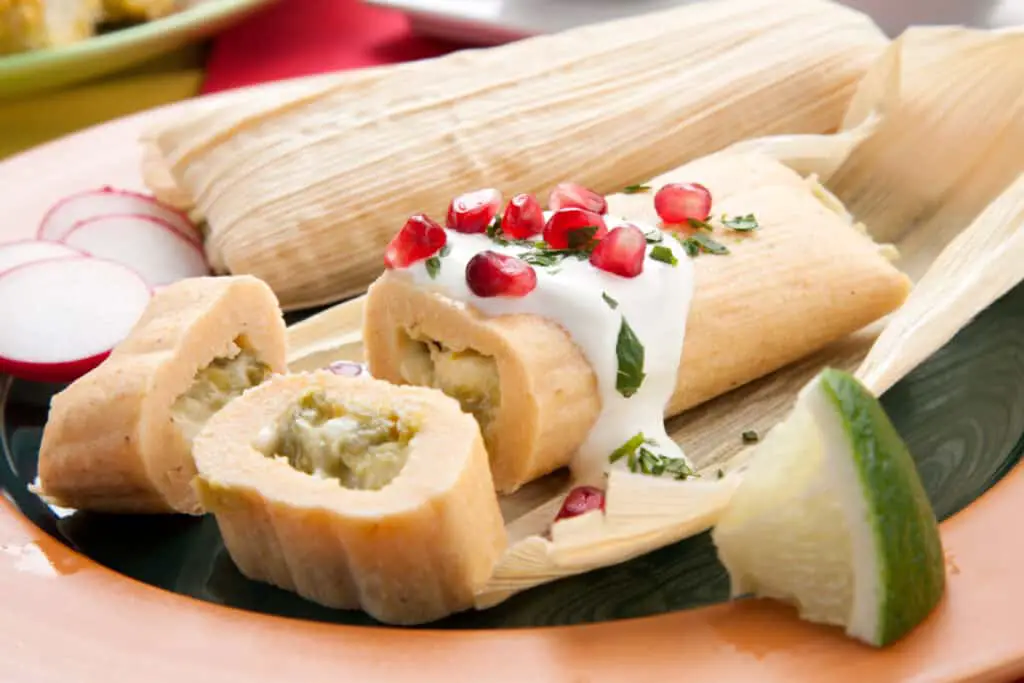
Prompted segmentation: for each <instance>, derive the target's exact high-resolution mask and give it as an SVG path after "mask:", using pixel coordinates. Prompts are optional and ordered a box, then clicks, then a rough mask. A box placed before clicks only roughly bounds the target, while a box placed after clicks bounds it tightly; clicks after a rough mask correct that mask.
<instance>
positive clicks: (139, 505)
mask: <svg viewBox="0 0 1024 683" xmlns="http://www.w3.org/2000/svg"><path fill="white" fill-rule="evenodd" d="M284 335H285V328H284V321H283V319H282V317H281V310H280V308H279V307H278V305H277V300H276V299H275V298H274V294H273V292H271V291H270V288H269V287H267V285H266V284H264V283H263V282H260V281H259V280H257V279H256V278H253V277H250V276H246V275H243V276H236V277H220V278H213V277H205V278H192V279H188V280H182V281H180V282H177V283H175V284H173V285H170V286H168V287H165V288H163V289H161V290H160V291H159V292H158V293H157V294H155V295H154V297H153V299H152V301H150V303H149V306H148V307H147V308H146V310H145V312H144V313H143V315H142V318H141V319H140V320H139V322H138V323H137V324H136V325H135V327H134V328H133V329H132V331H131V333H130V334H129V335H128V337H127V338H126V339H125V340H124V341H123V342H122V343H121V344H119V345H118V346H117V348H115V349H114V350H113V351H112V352H111V354H110V356H109V357H108V358H107V359H106V360H105V361H104V362H103V363H101V364H100V365H99V366H98V367H96V368H95V369H94V370H92V371H91V372H89V373H87V374H86V375H84V376H82V377H81V378H79V379H78V380H76V381H75V382H73V383H72V384H71V385H70V386H69V387H68V388H67V389H65V390H64V391H62V392H60V393H59V394H57V395H56V396H54V397H53V401H52V403H51V406H50V415H49V419H48V421H47V423H46V428H45V430H44V431H43V441H42V445H41V446H40V450H39V488H40V493H41V494H42V495H43V496H44V497H46V498H47V499H49V500H51V501H52V502H54V503H56V504H58V505H61V506H63V507H70V508H77V509H82V510H98V511H105V512H136V513H161V512H184V513H190V514H195V513H199V512H201V510H200V508H199V505H198V501H197V499H196V496H195V492H194V491H193V490H192V488H191V480H192V477H193V476H194V475H195V464H194V463H193V460H192V455H191V444H192V440H193V439H194V437H195V435H196V433H197V432H198V431H199V429H200V428H201V427H202V425H203V424H204V423H205V422H206V420H207V419H209V417H210V415H211V414H213V413H215V412H216V411H217V410H219V409H220V408H221V407H223V405H225V404H226V403H228V402H230V401H231V400H232V399H234V398H235V397H237V396H238V395H240V394H241V393H242V392H243V391H244V390H245V389H247V388H249V387H252V386H255V385H257V384H259V383H260V382H262V381H263V380H264V379H266V377H268V376H269V375H270V374H271V373H273V372H284V371H285V339H284Z"/></svg>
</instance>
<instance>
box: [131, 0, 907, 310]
mask: <svg viewBox="0 0 1024 683" xmlns="http://www.w3.org/2000/svg"><path fill="white" fill-rule="evenodd" d="M886 45H887V41H886V39H885V38H884V36H883V35H882V34H881V32H880V31H879V30H878V29H877V27H875V26H874V24H872V23H871V21H870V20H869V19H867V18H866V17H865V16H863V15H861V14H859V13H857V12H854V11H853V10H850V9H848V8H845V7H843V6H841V5H838V4H834V3H830V2H824V1H822V0H793V1H791V2H786V3H777V2H773V1H772V0H717V1H715V2H708V3H700V4H699V6H696V5H695V6H685V7H681V8H677V9H672V10H669V11H665V12H661V13H657V14H651V15H646V16H640V17H636V18H631V19H625V20H620V21H615V22H611V23H606V24H598V25H591V26H586V27H582V28H579V29H575V30H572V31H568V32H565V33H561V34H557V35H549V36H540V37H536V38H531V39H528V40H523V41H520V42H517V43H513V44H509V45H505V46H502V47H499V48H494V49H490V50H477V51H464V52H459V53H456V54H453V55H449V56H446V57H442V58H439V59H436V60H430V61H424V62H417V63H412V64H403V65H400V66H395V67H389V68H387V69H375V70H372V71H368V72H355V73H352V74H345V75H340V76H335V77H333V78H331V79H323V78H320V79H318V80H316V81H315V82H313V83H305V82H297V83H294V84H288V85H286V86H283V88H284V89H282V87H277V88H270V89H266V90H263V89H255V90H253V91H251V93H249V95H248V96H246V97H237V98H231V99H228V100H225V101H223V102H222V103H219V104H217V105H214V106H210V107H208V108H206V109H205V110H204V111H202V112H201V113H200V114H197V115H196V116H195V117H194V118H190V119H187V120H184V121H175V122H172V123H170V124H169V125H167V126H166V127H164V128H162V129H161V130H157V131H155V132H153V133H152V134H150V135H149V136H148V138H147V139H148V141H149V143H150V144H153V145H155V152H154V153H155V155H156V158H157V162H156V164H157V167H158V168H159V166H160V165H161V164H162V165H163V166H165V170H166V171H167V172H168V173H169V176H170V177H169V178H168V177H167V175H165V174H164V173H163V171H160V170H157V171H154V170H153V169H152V168H151V169H150V171H149V172H148V173H147V177H150V178H155V179H156V184H157V186H158V187H159V188H160V194H161V195H162V196H170V197H171V198H172V200H173V202H174V203H175V204H176V205H182V204H183V203H184V204H189V203H191V204H194V208H195V212H196V215H201V216H204V217H205V218H206V220H207V221H208V223H209V231H208V238H207V243H206V248H207V253H208V256H209V258H210V260H211V263H213V264H214V266H215V267H216V268H217V269H220V270H226V271H230V272H233V273H250V274H255V275H257V276H258V277H260V278H261V279H263V280H265V281H266V282H268V283H269V284H270V285H271V287H272V288H273V289H274V291H275V292H276V293H277V295H278V298H279V299H280V300H281V302H282V305H283V306H284V307H285V308H300V307H304V306H310V305H316V304H320V303H326V302H331V301H337V300H339V299H341V298H344V297H346V296H351V295H353V294H357V293H360V292H362V291H364V290H365V289H366V287H367V286H368V285H369V283H370V282H371V281H372V280H373V279H374V278H375V277H376V276H377V275H379V274H380V272H381V270H382V268H383V266H382V263H381V253H382V250H383V247H384V246H385V245H386V244H387V242H388V241H389V240H390V239H391V237H392V236H393V235H394V233H395V232H396V231H397V229H398V228H399V227H400V226H401V225H402V223H403V222H404V221H405V219H406V218H407V217H408V216H409V215H410V214H411V213H416V212H422V211H426V212H427V213H428V214H430V215H433V216H434V217H436V218H440V217H441V216H442V215H443V213H444V210H445V208H446V206H447V203H448V201H449V200H450V198H451V196H452V193H453V192H459V191H466V190H470V189H475V188H477V187H481V186H495V187H497V188H499V189H500V190H502V191H503V192H504V193H506V194H510V193H517V192H537V193H540V194H541V195H542V196H546V195H545V193H546V191H547V190H548V189H550V187H551V186H553V185H554V184H555V183H557V182H560V181H563V180H565V179H573V180H576V181H578V182H581V183H584V184H586V185H588V186H591V187H593V188H594V189H595V190H597V191H600V192H603V193H610V192H613V191H615V190H617V189H619V188H621V187H623V186H624V185H626V184H627V183H628V182H630V181H631V179H635V178H649V177H653V176H655V175H658V174H659V173H662V172H664V171H667V170H669V169H671V168H674V167H676V166H678V165H679V164H680V163H681V162H682V161H685V160H687V159H690V158H695V157H698V156H703V155H704V154H707V153H709V152H711V151H713V150H716V149H720V148H722V147H724V146H727V145H728V144H730V143H732V142H736V141H738V140H742V139H745V138H748V137H751V136H755V135H767V134H773V133H782V132H804V133H823V132H830V131H832V130H835V129H836V128H837V127H838V126H839V124H840V122H841V118H842V115H843V111H844V108H845V107H846V105H847V102H848V100H849V98H850V96H851V95H852V93H853V91H854V88H855V86H856V83H857V81H858V80H859V79H860V78H861V77H862V76H863V74H864V71H865V69H867V68H868V66H869V65H870V64H871V63H872V61H873V60H874V59H876V58H877V56H878V54H879V53H880V52H881V51H882V50H883V49H884V48H885V46H886ZM148 165H149V166H150V167H152V166H153V164H152V163H150V164H148ZM168 186H170V187H176V188H177V191H178V192H181V193H184V195H185V198H183V197H182V196H175V195H174V193H173V192H168V189H167V188H168ZM154 189H156V188H154ZM189 198H190V199H189Z"/></svg>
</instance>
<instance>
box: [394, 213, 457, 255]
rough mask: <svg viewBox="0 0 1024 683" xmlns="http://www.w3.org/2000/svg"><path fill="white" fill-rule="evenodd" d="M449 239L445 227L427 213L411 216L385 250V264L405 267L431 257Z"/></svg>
mask: <svg viewBox="0 0 1024 683" xmlns="http://www.w3.org/2000/svg"><path fill="white" fill-rule="evenodd" d="M447 241H448V235H447V234H445V231H444V228H442V227H441V226H440V225H438V224H437V223H435V222H434V221H432V220H431V219H430V218H428V217H427V215H426V214H422V213H418V214H416V215H414V216H410V217H409V220H407V221H406V222H405V225H403V226H402V229H401V230H399V231H398V234H397V235H395V236H394V237H393V238H392V239H391V242H390V244H388V248H387V249H385V250H384V265H385V266H387V267H388V268H405V267H407V266H410V265H412V264H413V263H415V262H416V261H421V260H423V259H426V258H430V257H431V256H433V255H434V254H436V253H437V252H438V251H440V250H441V247H443V246H444V245H445V243H446V242H447Z"/></svg>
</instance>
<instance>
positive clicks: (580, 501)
mask: <svg viewBox="0 0 1024 683" xmlns="http://www.w3.org/2000/svg"><path fill="white" fill-rule="evenodd" d="M591 510H601V511H602V512H604V491H602V490H601V489H598V488H594V487H593V486H577V487H576V488H574V489H573V490H572V491H569V493H568V495H566V497H565V500H564V501H562V508H561V509H560V510H559V511H558V514H557V515H555V521H556V522H557V521H558V520H560V519H568V518H570V517H579V516H580V515H582V514H583V513H584V512H590V511H591Z"/></svg>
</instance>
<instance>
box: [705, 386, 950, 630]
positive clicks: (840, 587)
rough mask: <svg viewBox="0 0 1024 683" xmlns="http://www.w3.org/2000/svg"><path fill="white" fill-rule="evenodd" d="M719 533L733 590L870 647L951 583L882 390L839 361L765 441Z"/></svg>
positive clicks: (906, 624) (904, 626)
mask: <svg viewBox="0 0 1024 683" xmlns="http://www.w3.org/2000/svg"><path fill="white" fill-rule="evenodd" d="M712 535H713V538H714V541H715V544H716V546H717V547H718V551H719V557H720V559H721V560H722V563H723V564H724V565H725V566H726V568H727V569H728V570H729V575H730V580H731V584H732V592H733V595H734V596H735V595H742V594H748V593H753V594H756V595H758V596H761V597H768V598H775V599H779V600H783V601H785V602H788V603H791V604H794V605H795V606H796V607H797V609H798V611H799V613H800V615H801V617H802V618H804V619H807V620H810V621H816V622H822V623H827V624H833V625H837V626H842V627H844V628H845V629H846V632H847V633H848V634H849V635H850V636H852V637H855V638H858V639H860V640H862V641H865V642H867V643H871V644H874V645H884V644H887V643H890V642H892V641H894V640H896V639H898V638H900V637H901V636H902V635H904V634H905V633H906V632H908V631H909V630H910V629H912V628H913V627H914V626H915V625H916V624H917V623H919V622H920V621H921V620H923V619H924V617H925V616H927V614H928V612H930V611H931V609H932V608H933V607H934V605H935V604H936V603H937V602H938V600H939V598H940V597H941V595H942V591H943V588H944V567H943V559H942V548H941V543H940V540H939V535H938V529H937V524H936V522H935V517H934V514H933V512H932V509H931V506H930V504H929V502H928V499H927V497H926V495H925V492H924V487H923V486H922V484H921V481H920V478H919V477H918V474H917V470H916V468H915V466H914V462H913V460H912V458H911V456H910V454H909V452H908V451H907V449H906V446H905V444H904V443H903V441H902V440H901V439H900V437H899V435H898V433H897V432H896V429H895V428H894V427H893V425H892V423H891V422H890V421H889V419H888V417H887V416H886V414H885V411H884V410H883V409H882V407H881V405H880V404H879V403H878V401H877V399H875V397H874V396H873V395H871V393H870V392H869V391H868V390H867V389H866V388H864V387H863V386H862V385H861V384H860V383H859V382H857V381H856V380H855V379H854V378H853V377H851V376H850V375H848V374H846V373H843V372H840V371H836V370H826V371H824V372H822V373H821V374H819V375H818V376H817V377H816V378H815V379H814V380H812V382H810V383H809V384H808V385H807V386H806V387H804V389H803V390H802V391H801V393H800V396H799V397H798V399H797V404H796V407H795V408H794V410H793V411H792V413H791V414H790V416H789V417H787V419H786V420H785V421H784V422H782V423H781V424H779V425H778V426H777V427H776V428H775V429H773V430H772V431H771V432H769V434H768V436H767V438H766V439H765V440H764V441H763V442H762V443H761V444H760V445H759V446H758V449H757V451H756V453H755V456H754V458H753V459H752V461H751V462H750V465H749V467H748V469H747V471H746V473H745V474H744V478H743V482H742V483H741V484H740V486H739V488H738V489H737V491H736V494H735V496H734V497H733V499H732V501H731V502H730V505H729V506H728V508H727V509H726V510H725V512H724V513H723V515H722V518H721V519H720V520H719V523H718V525H717V526H716V527H715V529H714V530H713V532H712Z"/></svg>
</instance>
